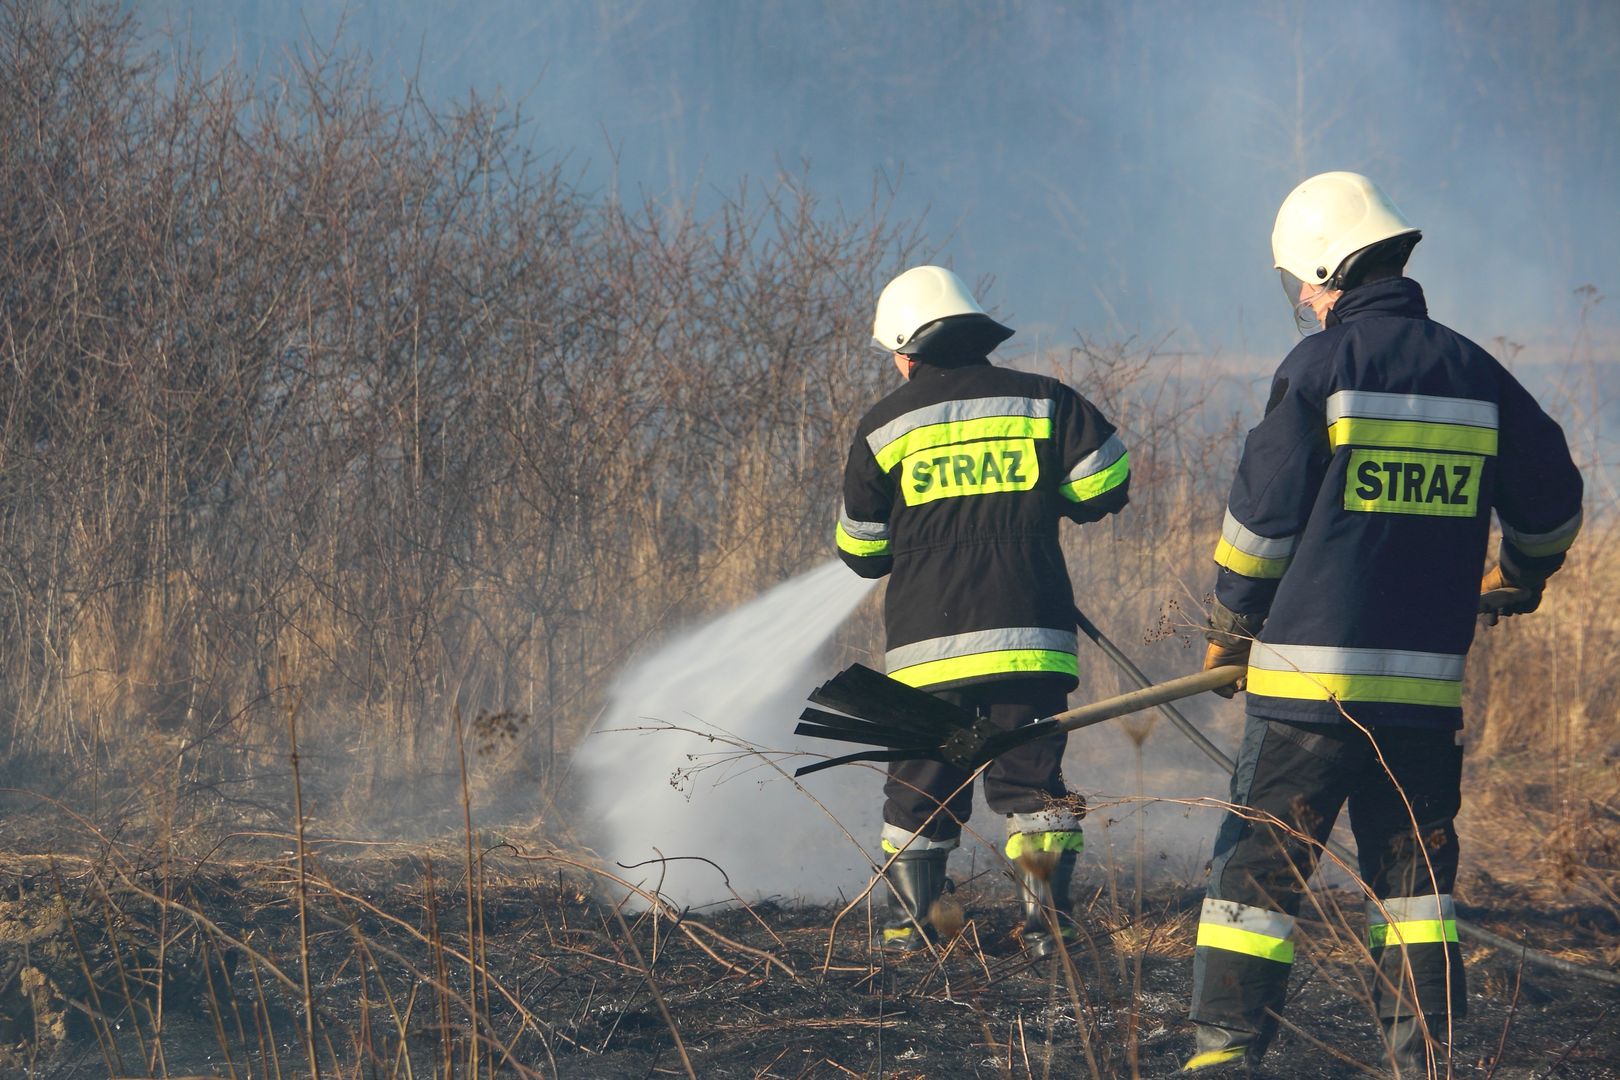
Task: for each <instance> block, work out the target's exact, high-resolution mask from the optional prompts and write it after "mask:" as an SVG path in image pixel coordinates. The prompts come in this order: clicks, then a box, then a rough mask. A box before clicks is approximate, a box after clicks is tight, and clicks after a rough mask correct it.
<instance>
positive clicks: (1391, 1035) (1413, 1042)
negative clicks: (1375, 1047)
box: [1381, 1016, 1446, 1080]
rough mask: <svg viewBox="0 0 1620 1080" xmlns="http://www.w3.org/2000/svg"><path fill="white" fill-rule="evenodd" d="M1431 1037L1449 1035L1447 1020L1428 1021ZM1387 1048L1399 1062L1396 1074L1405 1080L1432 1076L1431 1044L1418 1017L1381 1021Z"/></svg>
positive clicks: (1434, 1017) (1402, 1017) (1396, 1064)
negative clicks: (1438, 1034) (1436, 1033)
mask: <svg viewBox="0 0 1620 1080" xmlns="http://www.w3.org/2000/svg"><path fill="white" fill-rule="evenodd" d="M1426 1019H1427V1022H1428V1027H1429V1031H1430V1033H1431V1034H1432V1033H1434V1032H1435V1031H1436V1030H1438V1031H1440V1032H1441V1033H1444V1032H1445V1029H1446V1028H1445V1017H1443V1016H1430V1017H1427V1018H1426ZM1381 1023H1382V1025H1383V1028H1384V1045H1385V1046H1387V1047H1389V1056H1390V1058H1391V1059H1392V1060H1393V1061H1394V1062H1395V1074H1396V1075H1397V1076H1399V1077H1401V1080H1416V1078H1418V1077H1424V1076H1428V1075H1429V1052H1428V1045H1427V1044H1428V1040H1427V1039H1426V1038H1424V1036H1423V1026H1424V1025H1423V1023H1422V1022H1420V1021H1419V1020H1418V1018H1417V1017H1415V1016H1401V1017H1397V1018H1395V1019H1393V1020H1384V1021H1381Z"/></svg>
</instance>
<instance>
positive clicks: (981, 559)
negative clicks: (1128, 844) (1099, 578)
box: [836, 266, 1130, 956]
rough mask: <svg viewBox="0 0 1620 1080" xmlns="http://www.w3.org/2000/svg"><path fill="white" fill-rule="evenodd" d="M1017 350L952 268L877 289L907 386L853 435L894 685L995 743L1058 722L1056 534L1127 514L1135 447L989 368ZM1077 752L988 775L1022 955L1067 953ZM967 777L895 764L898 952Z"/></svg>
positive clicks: (854, 526) (854, 470) (1062, 659)
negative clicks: (1015, 894) (1001, 348)
mask: <svg viewBox="0 0 1620 1080" xmlns="http://www.w3.org/2000/svg"><path fill="white" fill-rule="evenodd" d="M1012 334H1013V331H1012V330H1011V329H1009V328H1008V327H1006V326H1003V325H1002V324H1000V323H999V322H997V321H995V320H994V319H992V318H991V317H990V316H989V315H987V314H985V312H984V309H983V308H981V307H980V306H979V303H978V301H977V300H975V299H974V297H973V295H972V293H970V292H969V291H968V290H967V288H966V287H965V286H964V285H963V284H962V282H961V281H960V280H958V278H957V277H956V275H955V274H953V273H951V272H950V271H949V270H946V269H943V268H941V267H938V266H918V267H913V268H912V269H910V270H907V271H906V272H905V273H903V274H901V275H900V276H899V277H897V278H895V279H894V280H893V281H891V282H890V283H889V284H888V285H887V286H886V287H885V288H884V290H883V292H882V294H881V295H880V296H879V297H878V302H877V312H876V315H875V317H874V319H873V325H872V336H873V338H874V339H875V340H876V342H877V344H878V346H879V347H880V348H882V349H884V350H885V351H886V352H889V353H890V354H892V357H893V360H894V364H895V366H896V367H897V368H898V369H899V371H900V374H901V375H902V376H903V377H904V378H905V379H906V382H905V383H904V384H902V385H901V386H900V387H899V388H897V389H896V390H895V391H894V392H892V393H890V394H889V395H888V396H886V397H885V398H883V400H881V401H879V402H878V403H877V404H876V405H875V406H873V407H872V409H871V410H870V411H869V412H868V413H867V414H866V415H865V416H864V417H863V418H862V419H861V421H860V424H859V425H858V426H857V428H856V431H855V437H854V441H853V443H852V445H851V447H850V452H849V461H848V465H847V466H846V468H845V471H844V496H843V504H842V506H841V508H840V513H839V517H838V525H837V529H836V538H837V546H838V552H839V555H840V556H841V557H842V558H843V560H844V561H845V562H846V563H848V564H849V566H850V567H851V568H853V569H854V571H855V572H856V573H857V574H860V575H861V576H863V577H871V578H876V577H882V576H884V575H888V577H889V584H888V593H887V597H886V600H885V604H884V608H885V612H884V614H885V624H886V629H887V650H888V651H887V654H886V656H885V661H886V665H887V670H888V673H889V675H890V677H891V678H894V679H897V680H899V681H900V682H902V683H905V684H907V685H908V686H914V687H919V688H922V689H925V690H928V691H931V692H933V693H935V694H937V695H938V696H939V697H941V698H943V699H945V700H946V701H949V702H951V703H953V704H955V705H958V706H961V707H962V708H965V709H968V710H969V711H971V712H974V713H976V714H977V715H978V716H979V717H980V718H981V719H982V720H983V721H984V722H986V723H990V724H994V725H997V726H998V727H1001V728H1012V727H1017V726H1021V725H1023V724H1026V723H1029V722H1030V721H1032V720H1035V719H1037V718H1040V717H1045V716H1050V715H1052V714H1054V713H1057V712H1061V711H1062V710H1063V709H1064V707H1065V705H1066V702H1067V697H1068V693H1069V691H1071V690H1073V689H1074V688H1075V686H1076V684H1077V680H1076V673H1077V671H1078V661H1077V658H1076V655H1075V648H1076V637H1075V615H1074V593H1073V591H1072V588H1071V586H1070V583H1069V574H1068V569H1067V567H1066V565H1065V563H1064V559H1063V551H1062V548H1061V547H1060V546H1059V544H1058V522H1059V520H1060V519H1062V518H1068V519H1069V520H1071V521H1076V522H1088V521H1097V520H1099V519H1100V518H1103V517H1105V516H1107V515H1109V514H1113V513H1116V512H1118V511H1119V510H1120V508H1121V507H1123V506H1124V505H1125V503H1126V499H1127V497H1128V492H1129V487H1130V459H1129V457H1128V456H1127V455H1126V452H1125V446H1124V444H1123V443H1121V442H1120V439H1119V436H1118V435H1117V434H1116V433H1115V430H1114V427H1113V425H1112V424H1110V423H1109V422H1108V421H1107V420H1106V419H1104V418H1103V415H1102V414H1101V413H1100V412H1099V411H1098V410H1097V408H1096V407H1095V406H1093V405H1092V404H1091V403H1090V402H1089V401H1087V400H1086V399H1085V398H1083V397H1081V396H1080V395H1079V394H1077V393H1076V392H1075V391H1074V390H1072V389H1070V388H1069V387H1068V386H1065V385H1064V384H1063V383H1061V382H1059V381H1058V380H1056V379H1052V378H1047V377H1045V376H1041V375H1033V374H1028V373H1025V372H1020V371H1013V370H1010V369H1008V368H1004V367H996V366H994V365H992V364H991V363H990V361H989V360H988V359H987V357H988V355H989V353H990V352H991V350H993V349H994V348H995V347H996V346H998V345H999V344H1001V343H1002V342H1003V341H1005V340H1006V339H1007V338H1009V337H1011V336H1012ZM1065 742H1066V737H1065V736H1062V735H1059V736H1055V737H1053V738H1049V739H1044V740H1041V741H1038V742H1034V743H1030V744H1026V745H1025V746H1022V747H1020V748H1019V749H1018V750H1016V751H1014V752H1012V753H1009V754H1007V755H1006V756H1004V757H1002V758H999V759H998V760H997V761H995V762H994V763H993V764H992V765H991V766H990V767H989V769H988V770H987V771H986V773H985V777H984V790H985V799H986V801H987V802H988V803H989V805H990V809H991V810H992V811H993V812H995V813H999V814H1003V815H1005V816H1006V819H1007V822H1006V824H1007V843H1006V853H1007V856H1008V858H1009V859H1010V860H1011V861H1012V862H1013V863H1014V865H1015V867H1017V868H1018V869H1017V873H1018V877H1019V885H1020V894H1021V897H1022V900H1023V906H1024V915H1025V920H1024V931H1023V938H1022V940H1023V944H1024V948H1025V950H1026V951H1027V952H1029V953H1031V954H1033V955H1036V956H1045V955H1048V954H1049V953H1051V952H1052V951H1053V950H1054V949H1055V947H1056V942H1055V941H1054V939H1053V937H1052V933H1051V930H1050V927H1051V926H1053V925H1055V926H1057V927H1059V928H1060V931H1062V930H1067V931H1068V932H1069V933H1072V931H1073V924H1072V921H1071V911H1070V899H1069V885H1070V881H1071V879H1072V875H1073V871H1074V863H1075V859H1076V856H1077V854H1078V853H1079V851H1080V850H1081V848H1082V847H1083V845H1084V835H1083V833H1082V831H1081V825H1080V819H1081V816H1082V815H1083V813H1084V803H1083V801H1082V800H1081V799H1080V797H1079V796H1078V795H1072V796H1071V795H1070V793H1069V790H1068V788H1067V787H1066V786H1065V785H1064V781H1063V775H1062V769H1061V766H1062V760H1063V750H1064V746H1065ZM967 778H968V774H967V773H965V772H963V771H962V770H961V769H958V768H956V767H954V766H951V765H946V764H943V763H940V762H928V761H905V762H897V763H894V764H892V765H891V766H890V769H889V777H888V781H887V783H886V784H885V786H884V795H885V797H886V798H885V802H884V807H883V821H884V826H883V833H882V837H881V843H882V848H883V850H884V852H885V853H887V854H888V855H895V854H896V853H898V857H897V858H895V859H894V861H893V863H892V865H891V866H890V868H889V871H888V874H887V882H888V886H889V897H888V905H887V908H886V914H885V916H884V919H883V922H882V927H881V934H882V940H883V943H884V946H885V947H886V948H890V949H896V950H909V949H917V948H922V947H925V944H926V941H927V940H931V939H932V937H933V936H934V934H935V930H934V928H932V927H931V926H930V925H929V923H928V920H927V915H928V912H929V909H930V907H931V906H932V905H933V903H934V901H936V900H937V899H939V897H940V895H941V893H942V891H943V890H944V889H945V887H946V884H947V883H946V877H945V864H946V860H947V857H948V856H949V854H950V852H951V850H952V849H954V848H955V847H956V846H957V844H958V842H959V838H960V835H961V831H962V825H963V823H964V822H965V821H967V820H968V816H969V814H970V813H971V812H972V808H973V793H972V789H971V787H968V788H966V789H963V784H964V783H965V782H966V780H967ZM959 789H961V790H959Z"/></svg>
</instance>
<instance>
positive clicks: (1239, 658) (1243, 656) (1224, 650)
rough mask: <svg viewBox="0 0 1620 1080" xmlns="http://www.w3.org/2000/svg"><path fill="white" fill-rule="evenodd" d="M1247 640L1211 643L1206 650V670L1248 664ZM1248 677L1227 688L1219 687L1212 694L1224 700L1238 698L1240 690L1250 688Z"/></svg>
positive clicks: (1227, 685) (1238, 639)
mask: <svg viewBox="0 0 1620 1080" xmlns="http://www.w3.org/2000/svg"><path fill="white" fill-rule="evenodd" d="M1250 644H1251V642H1250V641H1249V639H1247V638H1235V639H1233V640H1232V641H1231V642H1229V643H1228V642H1220V641H1211V642H1210V643H1209V647H1208V648H1206V649H1205V650H1204V670H1205V671H1208V670H1209V669H1210V668H1218V667H1223V666H1225V665H1227V664H1245V665H1246V664H1248V662H1249V645H1250ZM1248 683H1249V680H1248V678H1247V677H1244V678H1241V679H1238V680H1237V681H1235V682H1229V683H1227V684H1226V685H1225V686H1217V687H1216V688H1215V689H1214V690H1213V691H1211V693H1215V694H1219V695H1220V696H1221V697H1223V698H1231V697H1236V696H1237V692H1238V691H1239V690H1242V689H1244V688H1245V687H1247V686H1248Z"/></svg>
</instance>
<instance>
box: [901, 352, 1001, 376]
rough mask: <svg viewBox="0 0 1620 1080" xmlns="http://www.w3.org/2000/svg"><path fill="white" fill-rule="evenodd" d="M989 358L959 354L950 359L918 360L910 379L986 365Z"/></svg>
mask: <svg viewBox="0 0 1620 1080" xmlns="http://www.w3.org/2000/svg"><path fill="white" fill-rule="evenodd" d="M989 364H990V358H989V357H987V356H961V357H953V358H951V359H933V360H920V361H918V362H917V366H916V368H914V369H913V370H912V372H911V378H912V381H916V380H917V379H919V378H928V377H930V376H931V377H935V378H937V377H939V376H941V375H944V374H945V373H946V372H947V371H954V370H956V369H957V368H965V367H988V366H989Z"/></svg>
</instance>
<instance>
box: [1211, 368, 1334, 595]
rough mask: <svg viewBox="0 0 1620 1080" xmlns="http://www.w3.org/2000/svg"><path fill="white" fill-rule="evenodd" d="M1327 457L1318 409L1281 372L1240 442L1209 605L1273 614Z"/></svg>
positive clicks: (1324, 425)
mask: <svg viewBox="0 0 1620 1080" xmlns="http://www.w3.org/2000/svg"><path fill="white" fill-rule="evenodd" d="M1332 456H1333V455H1332V449H1331V448H1330V447H1329V445H1328V435H1327V422H1326V419H1325V418H1324V416H1323V413H1322V408H1321V405H1320V403H1319V402H1313V401H1311V400H1308V399H1307V397H1306V395H1304V394H1302V393H1301V392H1300V389H1299V387H1298V386H1291V385H1290V384H1289V380H1288V378H1287V377H1286V376H1284V375H1282V374H1281V373H1279V374H1278V376H1277V378H1276V379H1275V380H1274V381H1273V383H1272V387H1271V398H1270V401H1269V402H1268V403H1267V405H1266V415H1265V417H1264V418H1263V419H1262V420H1261V421H1260V423H1259V424H1257V425H1256V426H1255V427H1254V429H1253V430H1251V431H1250V432H1249V435H1248V438H1247V439H1245V440H1244V443H1243V456H1242V458H1240V459H1239V461H1238V467H1237V475H1236V476H1235V477H1233V479H1232V494H1231V497H1230V498H1229V499H1228V500H1227V504H1226V518H1225V520H1224V521H1223V522H1222V524H1221V538H1220V540H1219V541H1218V542H1217V543H1216V545H1215V565H1216V566H1217V567H1218V570H1217V572H1216V578H1215V599H1217V600H1218V601H1220V603H1221V604H1222V605H1223V606H1225V607H1226V608H1227V609H1228V610H1229V611H1232V612H1234V613H1236V614H1238V615H1245V616H1259V617H1261V618H1263V617H1264V616H1265V615H1266V614H1267V613H1268V612H1269V611H1270V610H1271V602H1272V600H1273V599H1274V598H1275V597H1276V595H1277V585H1278V584H1279V583H1280V582H1281V581H1282V576H1283V574H1284V573H1286V572H1287V570H1288V564H1289V562H1290V560H1292V559H1293V557H1294V546H1295V545H1296V544H1297V543H1298V541H1299V535H1300V533H1302V532H1303V531H1304V530H1305V523H1306V522H1307V521H1308V520H1309V519H1310V515H1311V507H1312V506H1313V505H1315V502H1316V495H1317V491H1318V489H1319V488H1320V487H1321V486H1322V478H1323V476H1324V475H1325V474H1326V472H1327V465H1328V462H1329V461H1330V460H1331V459H1332Z"/></svg>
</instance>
